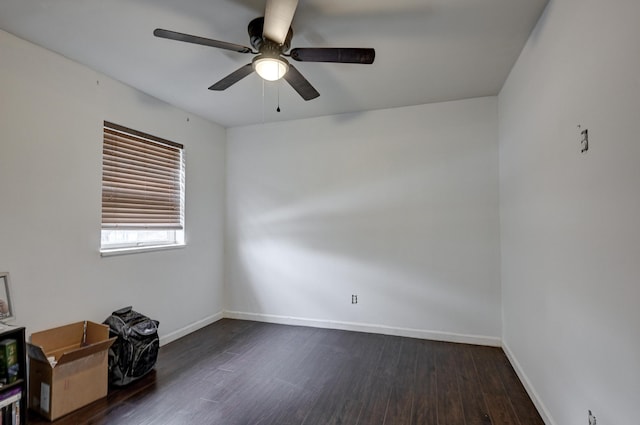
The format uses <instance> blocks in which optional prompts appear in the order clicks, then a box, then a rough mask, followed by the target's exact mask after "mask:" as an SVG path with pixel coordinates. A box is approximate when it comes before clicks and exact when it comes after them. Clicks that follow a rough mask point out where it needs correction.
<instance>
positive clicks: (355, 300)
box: [351, 295, 358, 304]
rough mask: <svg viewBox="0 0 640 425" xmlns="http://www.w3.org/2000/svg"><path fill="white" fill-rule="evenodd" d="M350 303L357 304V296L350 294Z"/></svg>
mask: <svg viewBox="0 0 640 425" xmlns="http://www.w3.org/2000/svg"><path fill="white" fill-rule="evenodd" d="M351 304H358V296H357V295H351Z"/></svg>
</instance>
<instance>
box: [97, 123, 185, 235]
mask: <svg viewBox="0 0 640 425" xmlns="http://www.w3.org/2000/svg"><path fill="white" fill-rule="evenodd" d="M183 189H184V161H183V146H182V145H181V144H178V143H174V142H171V141H168V140H164V139H161V138H159V137H155V136H151V135H149V134H145V133H142V132H139V131H136V130H132V129H129V128H126V127H123V126H120V125H117V124H113V123H110V122H107V121H105V122H104V142H103V151H102V228H103V229H114V228H118V229H131V230H141V229H163V230H169V229H176V230H178V229H182V228H183V211H184V210H183V200H184V197H183V193H184V191H183Z"/></svg>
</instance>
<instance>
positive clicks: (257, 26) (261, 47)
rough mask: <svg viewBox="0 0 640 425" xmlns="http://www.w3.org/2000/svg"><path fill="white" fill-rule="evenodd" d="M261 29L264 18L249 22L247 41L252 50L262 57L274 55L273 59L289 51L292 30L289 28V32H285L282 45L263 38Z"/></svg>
mask: <svg viewBox="0 0 640 425" xmlns="http://www.w3.org/2000/svg"><path fill="white" fill-rule="evenodd" d="M263 28H264V17H260V18H255V19H254V20H253V21H251V22H249V27H248V32H249V40H250V42H251V46H253V48H254V49H256V50H257V51H258V52H260V53H262V54H264V55H268V56H273V55H275V56H274V57H278V56H279V55H280V54H282V53H283V52H286V51H287V50H289V48H290V47H291V38H293V29H291V27H289V32H287V37H286V38H285V40H284V43H283V44H282V45H280V44H278V43H276V42H275V41H271V40H269V39H268V38H265V37H264V36H263V35H262V32H263Z"/></svg>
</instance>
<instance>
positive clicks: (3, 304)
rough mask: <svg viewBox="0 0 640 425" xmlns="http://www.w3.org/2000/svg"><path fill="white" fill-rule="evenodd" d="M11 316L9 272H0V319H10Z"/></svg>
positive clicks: (12, 314)
mask: <svg viewBox="0 0 640 425" xmlns="http://www.w3.org/2000/svg"><path fill="white" fill-rule="evenodd" d="M13 316H14V313H13V304H12V303H11V289H10V285H9V273H7V272H0V321H5V320H7V319H11V318H13Z"/></svg>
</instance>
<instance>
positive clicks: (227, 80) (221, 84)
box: [209, 63, 253, 91]
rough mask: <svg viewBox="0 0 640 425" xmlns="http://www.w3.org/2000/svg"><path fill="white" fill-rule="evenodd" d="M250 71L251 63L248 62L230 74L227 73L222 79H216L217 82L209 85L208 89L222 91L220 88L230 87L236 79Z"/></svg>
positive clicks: (251, 69)
mask: <svg viewBox="0 0 640 425" xmlns="http://www.w3.org/2000/svg"><path fill="white" fill-rule="evenodd" d="M252 72H253V65H252V64H250V63H248V64H246V65H245V66H243V67H241V68H238V69H237V70H235V71H233V72H232V73H231V74H229V75H227V76H226V77H224V78H223V79H222V80H220V81H218V82H217V83H215V84H214V85H212V86H211V87H209V90H217V91H222V90H225V89H228V88H229V87H231V86H232V85H234V84H235V83H237V82H238V81H240V80H242V79H243V78H244V77H246V76H247V75H249V74H251V73H252Z"/></svg>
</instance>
